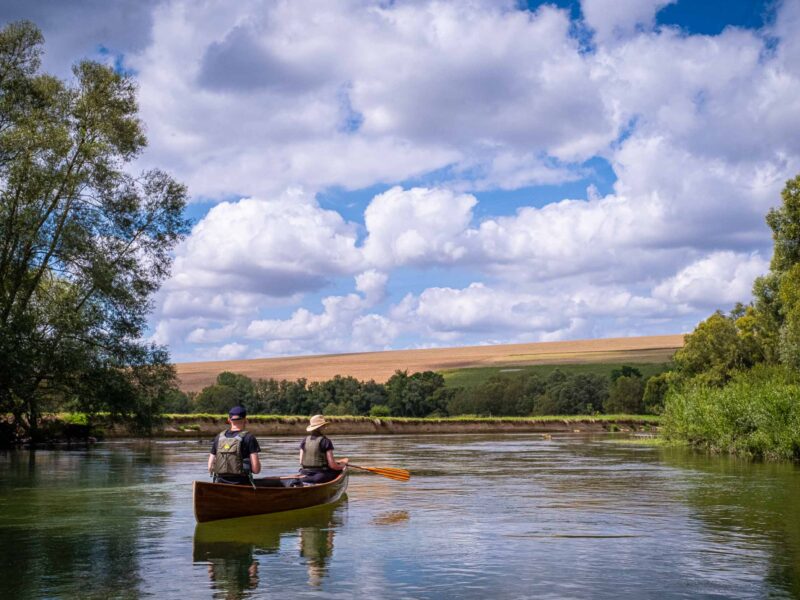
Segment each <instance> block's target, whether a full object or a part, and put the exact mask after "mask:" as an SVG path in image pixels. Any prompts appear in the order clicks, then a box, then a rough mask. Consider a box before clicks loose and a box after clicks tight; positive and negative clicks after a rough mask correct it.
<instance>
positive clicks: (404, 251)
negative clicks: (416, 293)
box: [364, 186, 477, 266]
mask: <svg viewBox="0 0 800 600" xmlns="http://www.w3.org/2000/svg"><path fill="white" fill-rule="evenodd" d="M476 203H477V200H476V199H475V197H474V196H471V195H469V194H460V195H459V194H454V193H452V192H450V191H449V190H443V189H427V188H412V189H410V190H404V189H402V188H401V187H397V186H396V187H393V188H392V189H390V190H388V191H386V192H384V193H382V194H379V195H378V196H375V198H373V199H372V202H370V204H369V206H368V207H367V209H366V211H365V213H364V223H365V225H366V228H367V231H368V236H367V239H366V241H365V242H364V255H365V258H366V260H367V261H369V263H370V264H373V265H376V266H382V265H386V266H401V265H421V264H436V263H439V264H442V263H453V262H456V261H458V260H459V259H460V258H462V257H463V256H464V255H465V253H466V247H465V246H464V243H463V240H460V239H459V236H461V235H462V234H463V233H464V232H465V230H466V228H467V226H468V225H469V222H470V220H471V218H472V208H473V207H474V206H475V204H476Z"/></svg>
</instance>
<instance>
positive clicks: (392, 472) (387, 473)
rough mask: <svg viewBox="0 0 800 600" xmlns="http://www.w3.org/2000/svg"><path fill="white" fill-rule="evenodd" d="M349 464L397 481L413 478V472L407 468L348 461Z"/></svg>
mask: <svg viewBox="0 0 800 600" xmlns="http://www.w3.org/2000/svg"><path fill="white" fill-rule="evenodd" d="M347 466H348V467H353V468H354V469H361V470H362V471H369V472H370V473H375V474H376V475H382V476H383V477H386V478H388V479H394V480H395V481H408V480H409V479H411V473H409V472H408V471H406V470H405V469H395V468H392V467H360V466H358V465H354V464H353V463H347Z"/></svg>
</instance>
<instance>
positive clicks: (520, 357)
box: [175, 334, 683, 391]
mask: <svg viewBox="0 0 800 600" xmlns="http://www.w3.org/2000/svg"><path fill="white" fill-rule="evenodd" d="M681 346H683V334H679V335H660V336H648V337H634V338H609V339H598V340H575V341H569V342H540V343H534V344H502V345H497V346H464V347H460V348H433V349H427V350H392V351H387V352H364V353H356V354H328V355H319V356H296V357H290V358H257V359H252V360H230V361H214V362H195V363H178V364H176V365H175V367H176V369H177V371H178V378H179V379H180V383H181V388H182V389H183V390H185V391H199V390H201V389H203V388H204V387H205V386H207V385H211V384H212V383H214V380H215V378H216V376H217V375H218V374H219V373H221V372H222V371H233V372H234V373H242V374H243V375H247V376H248V377H252V378H253V379H257V378H270V377H271V378H273V379H288V380H297V379H300V378H305V379H307V380H308V381H324V380H326V379H331V378H332V377H334V376H335V375H343V376H346V375H350V376H352V377H355V378H356V379H361V380H368V379H374V380H375V381H378V382H385V381H386V380H387V379H389V377H391V376H392V374H393V373H394V372H395V371H396V370H398V369H400V370H408V371H409V372H410V373H413V372H416V371H428V370H430V371H443V370H452V369H465V368H472V367H514V366H525V365H547V364H552V365H558V364H585V363H620V362H635V363H646V362H667V361H668V360H669V359H670V357H671V356H672V354H673V353H674V352H675V350H677V349H678V348H680V347H681Z"/></svg>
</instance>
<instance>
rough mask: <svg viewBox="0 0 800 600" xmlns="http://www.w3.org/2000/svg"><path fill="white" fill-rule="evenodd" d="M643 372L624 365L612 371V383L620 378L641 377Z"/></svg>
mask: <svg viewBox="0 0 800 600" xmlns="http://www.w3.org/2000/svg"><path fill="white" fill-rule="evenodd" d="M641 376H642V372H641V371H640V370H639V369H637V368H636V367H631V366H628V365H622V367H620V368H619V369H614V370H612V371H611V381H616V380H617V379H618V378H620V377H641Z"/></svg>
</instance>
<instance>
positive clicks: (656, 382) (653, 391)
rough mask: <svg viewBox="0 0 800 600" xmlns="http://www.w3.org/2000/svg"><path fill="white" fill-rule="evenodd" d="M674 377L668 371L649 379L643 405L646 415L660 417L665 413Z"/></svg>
mask: <svg viewBox="0 0 800 600" xmlns="http://www.w3.org/2000/svg"><path fill="white" fill-rule="evenodd" d="M674 377H675V374H674V373H673V372H672V371H666V372H664V373H659V374H658V375H653V376H652V377H650V378H648V379H647V381H646V382H645V384H644V394H643V395H642V405H643V406H644V410H645V412H646V413H649V414H653V415H660V414H661V413H662V412H663V410H664V403H665V401H666V399H667V392H668V391H669V387H670V382H671V381H672V380H673V379H674Z"/></svg>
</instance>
